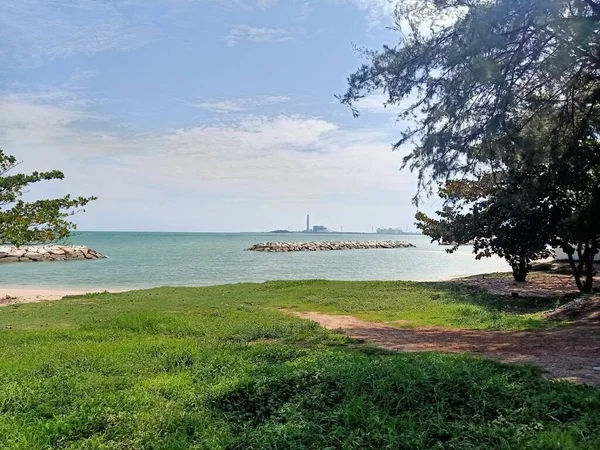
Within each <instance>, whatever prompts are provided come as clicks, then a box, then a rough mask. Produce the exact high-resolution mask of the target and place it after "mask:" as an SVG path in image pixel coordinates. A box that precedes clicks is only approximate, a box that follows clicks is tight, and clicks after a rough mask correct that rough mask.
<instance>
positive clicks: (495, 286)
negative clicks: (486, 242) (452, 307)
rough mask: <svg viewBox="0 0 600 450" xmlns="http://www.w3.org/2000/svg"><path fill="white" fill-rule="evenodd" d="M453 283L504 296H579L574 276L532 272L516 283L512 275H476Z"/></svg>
mask: <svg viewBox="0 0 600 450" xmlns="http://www.w3.org/2000/svg"><path fill="white" fill-rule="evenodd" d="M453 281H454V282H456V283H461V284H466V285H468V286H475V287H478V288H481V289H483V290H485V291H487V292H489V293H491V294H497V295H504V296H519V297H564V296H577V295H578V294H579V291H578V290H577V286H576V285H575V281H574V279H573V276H572V275H565V274H558V273H550V272H532V273H530V274H529V276H528V277H527V281H525V282H518V281H515V280H514V279H513V277H512V276H511V275H510V274H484V275H475V276H472V277H466V278H459V279H456V280H453Z"/></svg>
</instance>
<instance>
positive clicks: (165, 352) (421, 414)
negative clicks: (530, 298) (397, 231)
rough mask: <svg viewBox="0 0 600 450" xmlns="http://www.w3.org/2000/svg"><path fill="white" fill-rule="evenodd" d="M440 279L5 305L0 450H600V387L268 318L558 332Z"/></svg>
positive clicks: (510, 303) (529, 313)
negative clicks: (314, 316) (392, 348)
mask: <svg viewBox="0 0 600 450" xmlns="http://www.w3.org/2000/svg"><path fill="white" fill-rule="evenodd" d="M524 302H525V301H524V300H523V299H510V300H508V299H499V298H495V297H492V296H489V295H483V294H479V293H476V291H473V290H466V289H464V288H457V287H452V285H450V284H424V283H405V282H326V281H308V282H302V281H298V282H270V283H265V284H241V285H231V286H216V287H209V288H161V289H154V290H149V291H138V292H128V293H122V294H97V295H89V296H85V297H78V298H71V299H65V300H63V301H59V302H49V303H41V304H32V305H22V306H16V307H8V308H0V330H1V331H0V332H1V333H2V335H1V338H2V339H1V340H0V355H1V357H0V448H10V449H12V448H14V449H43V448H61V449H137V448H144V449H188V448H197V449H202V448H229V449H250V448H257V449H263V448H265V449H306V448H313V449H324V448H348V449H350V448H353V449H354V448H356V449H359V448H360V449H364V448H377V449H379V448H390V449H420V448H456V449H475V448H481V449H491V448H498V449H525V448H534V449H571V448H577V449H579V448H584V449H597V448H600V390H597V389H592V388H587V387H583V386H578V385H574V384H571V383H567V382H551V381H547V380H545V379H543V378H542V377H541V376H540V374H539V373H538V371H537V370H536V369H534V368H531V367H519V366H506V365H502V364H499V363H495V362H492V361H488V360H483V359H477V358H473V357H468V356H460V355H441V354H398V353H391V352H386V351H381V350H377V349H373V348H371V347H368V346H365V345H360V344H357V343H354V342H352V341H350V340H348V339H347V338H345V337H344V336H343V335H341V334H337V333H332V332H329V331H326V330H324V329H321V328H320V327H318V326H317V325H315V324H313V323H312V322H308V321H303V320H300V319H297V318H294V317H291V316H288V315H285V314H282V313H280V312H278V311H277V308H279V307H283V308H296V309H300V310H313V311H322V312H331V313H334V312H339V313H344V314H348V313H350V314H353V315H356V316H357V317H362V318H367V319H370V320H380V321H393V320H399V319H402V320H410V321H411V322H412V323H413V324H414V325H415V326H416V325H439V326H449V327H471V328H479V329H524V328H540V327H545V326H553V324H548V323H546V322H545V321H544V320H543V319H541V318H540V316H539V314H538V313H539V311H541V310H543V309H547V308H548V307H551V306H554V304H553V302H551V301H547V300H538V301H535V302H525V303H524Z"/></svg>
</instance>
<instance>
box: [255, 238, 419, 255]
mask: <svg viewBox="0 0 600 450" xmlns="http://www.w3.org/2000/svg"><path fill="white" fill-rule="evenodd" d="M409 247H414V245H412V244H410V243H408V242H403V241H365V242H356V241H329V242H267V243H261V244H255V245H253V246H252V247H250V248H248V249H246V250H248V251H254V252H286V253H287V252H318V251H324V250H356V249H377V248H383V249H395V248H409Z"/></svg>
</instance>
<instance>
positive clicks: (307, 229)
mask: <svg viewBox="0 0 600 450" xmlns="http://www.w3.org/2000/svg"><path fill="white" fill-rule="evenodd" d="M306 231H310V214H307V215H306Z"/></svg>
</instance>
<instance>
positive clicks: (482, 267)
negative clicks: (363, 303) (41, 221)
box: [0, 232, 509, 290]
mask: <svg viewBox="0 0 600 450" xmlns="http://www.w3.org/2000/svg"><path fill="white" fill-rule="evenodd" d="M389 239H392V240H402V241H407V242H410V243H412V244H414V245H415V247H414V248H402V249H374V250H373V249H371V250H344V251H321V252H293V253H262V252H249V251H244V250H245V249H247V248H249V247H251V246H252V245H254V244H257V243H261V242H292V241H294V242H295V241H299V242H308V241H333V240H346V241H364V240H389ZM69 242H70V243H72V244H78V245H87V246H88V247H90V248H92V249H94V250H96V251H98V252H100V253H102V254H104V255H106V256H107V258H106V259H99V260H83V261H79V260H78V261H64V262H62V261H61V262H59V261H53V262H32V263H4V264H2V265H0V287H11V288H16V287H23V288H36V289H40V288H47V289H52V288H57V289H58V288H60V289H63V288H72V289H89V290H117V289H119V290H121V289H139V288H150V287H157V286H208V285H216V284H230V283H241V282H263V281H267V280H291V279H328V280H414V281H428V280H444V279H449V278H453V277H459V276H467V275H474V274H478V273H487V272H498V271H507V270H509V267H508V265H507V264H506V262H505V261H504V260H502V259H500V258H497V257H494V258H485V259H483V260H481V261H477V260H475V257H474V255H473V253H472V249H471V248H468V247H465V248H461V249H459V250H458V251H457V252H455V253H453V254H448V253H447V252H446V249H447V248H448V247H444V246H440V245H437V244H432V243H431V242H430V238H429V237H427V236H422V235H389V236H388V235H381V234H356V235H354V234H335V233H327V234H304V233H302V234H296V233H289V234H288V233H284V234H273V233H141V232H78V233H76V234H75V235H73V236H72V237H71V238H70V240H69Z"/></svg>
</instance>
